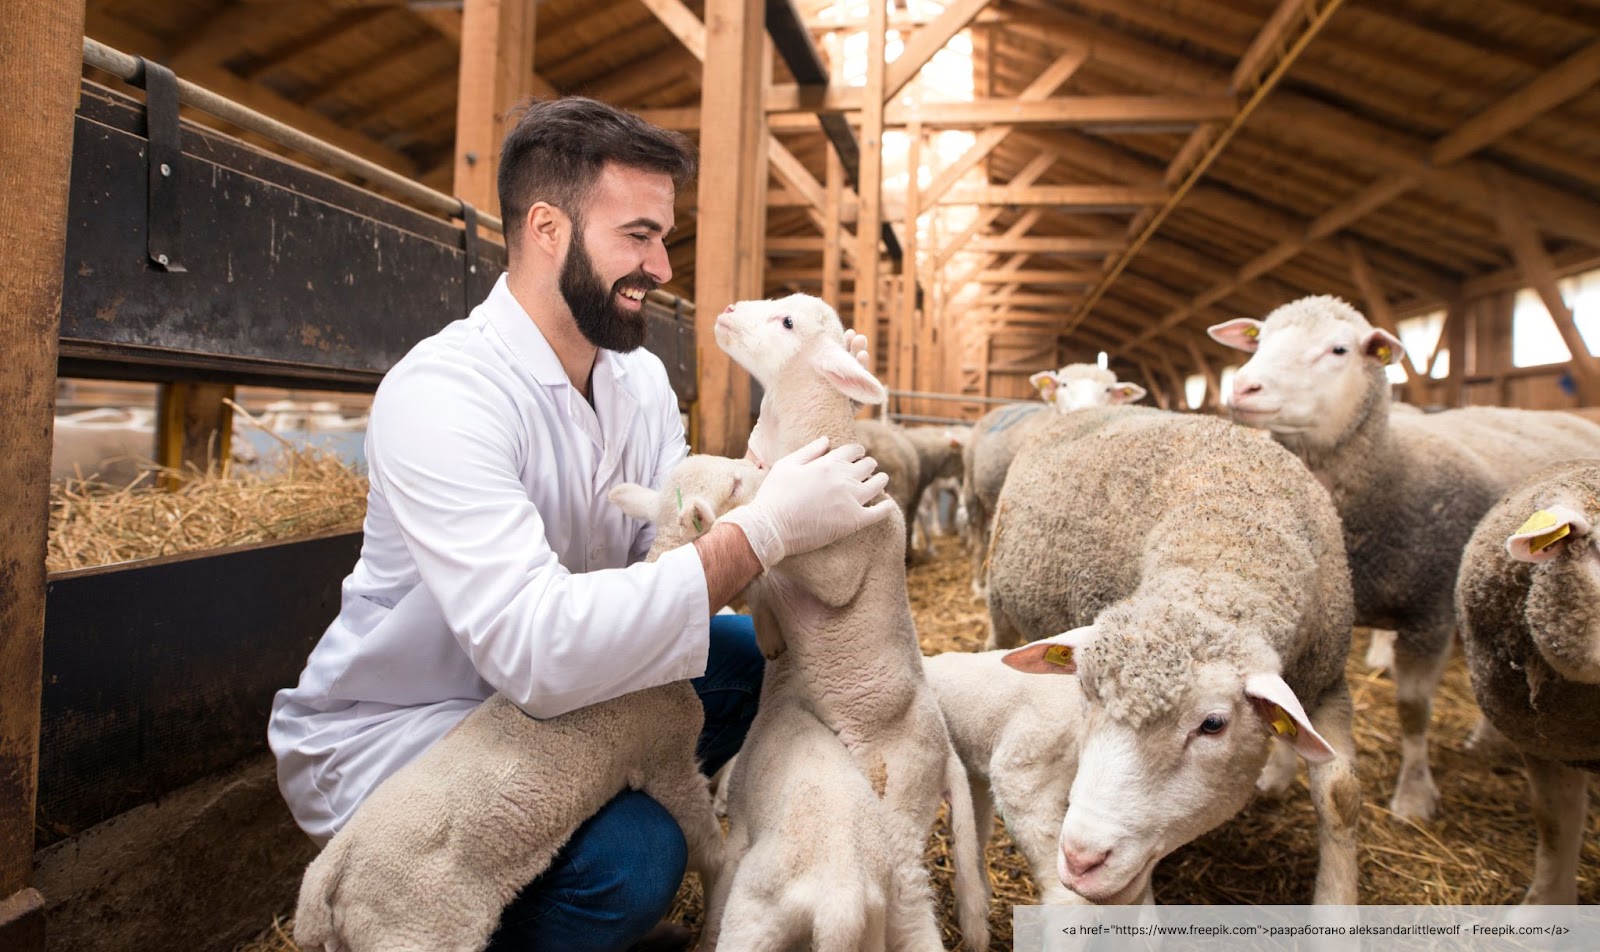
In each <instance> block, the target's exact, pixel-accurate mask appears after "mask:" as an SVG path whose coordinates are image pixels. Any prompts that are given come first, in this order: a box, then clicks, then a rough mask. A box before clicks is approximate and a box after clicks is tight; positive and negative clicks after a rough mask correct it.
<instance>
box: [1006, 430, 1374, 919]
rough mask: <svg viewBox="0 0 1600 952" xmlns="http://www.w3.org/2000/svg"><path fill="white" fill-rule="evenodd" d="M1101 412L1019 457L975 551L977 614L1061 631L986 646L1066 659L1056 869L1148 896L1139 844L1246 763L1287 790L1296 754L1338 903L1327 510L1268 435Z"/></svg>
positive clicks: (1207, 805)
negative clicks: (1076, 685)
mask: <svg viewBox="0 0 1600 952" xmlns="http://www.w3.org/2000/svg"><path fill="white" fill-rule="evenodd" d="M1080 412H1082V413H1091V412H1101V413H1108V414H1114V413H1115V412H1116V411H1114V410H1102V411H1080ZM1121 412H1122V414H1123V415H1122V416H1120V417H1118V418H1114V419H1111V420H1109V421H1108V422H1106V423H1105V424H1104V425H1103V426H1101V427H1099V428H1097V429H1094V430H1092V431H1090V432H1087V433H1084V434H1082V435H1079V436H1078V437H1077V438H1076V439H1073V440H1060V441H1058V440H1044V441H1039V442H1037V443H1035V444H1033V445H1030V446H1029V447H1028V448H1027V449H1025V450H1023V451H1022V452H1021V453H1019V454H1017V459H1016V462H1015V463H1014V464H1013V465H1012V467H1011V474H1010V475H1009V476H1008V477H1007V479H1006V485H1005V489H1004V491H1003V492H1002V493H1001V496H1000V500H1001V507H1002V510H1001V516H1000V518H999V519H998V520H997V521H996V526H995V535H994V541H993V544H992V548H991V556H990V561H991V570H990V574H989V611H990V613H991V615H992V616H993V624H994V626H995V628H996V630H997V631H999V630H1002V629H1005V628H1014V629H1016V630H1017V631H1019V632H1021V633H1022V634H1024V635H1026V636H1029V637H1035V638H1037V637H1039V636H1041V635H1046V634H1050V633H1054V632H1061V631H1063V630H1064V629H1071V630H1070V631H1066V632H1065V633H1064V634H1061V635H1057V636H1055V637H1053V638H1047V639H1045V640H1042V641H1036V642H1034V643H1033V644H1030V645H1027V646H1025V647H1023V648H1021V649H1018V650H1016V651H1013V652H1012V653H1011V654H1009V655H1008V656H1007V657H1006V663H1008V664H1011V665H1013V666H1014V667H1018V668H1019V669H1021V670H1026V671H1028V672H1030V673H1039V674H1057V675H1059V674H1070V673H1074V672H1076V674H1077V676H1078V679H1079V682H1080V685H1081V688H1082V690H1083V693H1084V697H1085V698H1086V700H1087V705H1086V713H1085V715H1084V717H1083V720H1082V727H1081V730H1079V732H1078V736H1077V743H1078V745H1079V746H1078V757H1077V760H1078V763H1077V773H1076V776H1075V777H1074V778H1073V780H1072V787H1071V793H1070V805H1069V806H1068V808H1067V811H1066V817H1065V820H1064V821H1063V823H1062V826H1061V834H1060V846H1061V859H1060V867H1059V872H1060V875H1061V878H1062V881H1063V883H1064V884H1065V885H1066V886H1067V887H1068V888H1070V889H1072V890H1073V891H1074V892H1076V893H1078V894H1079V895H1080V896H1082V897H1084V898H1085V899H1089V900H1091V901H1093V902H1100V903H1106V902H1115V903H1123V902H1133V901H1137V900H1139V899H1140V898H1141V897H1148V895H1149V888H1150V875H1151V871H1152V870H1153V868H1154V867H1155V864H1156V862H1157V861H1158V860H1160V859H1161V858H1162V857H1163V856H1165V855H1167V854H1168V853H1170V852H1172V851H1173V850H1174V849H1177V848H1178V847H1179V846H1182V845H1183V844H1184V843H1187V842H1189V841H1190V840H1192V839H1194V838H1195V837H1197V836H1199V835H1200V834H1202V833H1204V832H1206V831H1207V830H1210V829H1212V828H1214V827H1216V826H1218V825H1220V824H1221V823H1223V822H1224V821H1226V820H1227V819H1229V818H1230V817H1232V816H1233V815H1234V814H1236V813H1237V812H1238V811H1239V810H1240V809H1241V808H1242V807H1243V806H1244V805H1245V804H1246V803H1247V802H1248V801H1249V800H1250V798H1251V796H1252V794H1253V793H1254V791H1255V789H1256V787H1257V786H1258V783H1257V782H1258V780H1259V786H1260V787H1261V788H1262V789H1263V790H1264V791H1266V792H1268V793H1281V792H1282V791H1283V790H1285V789H1286V788H1287V787H1288V785H1289V783H1290V782H1291V781H1292V780H1293V777H1294V767H1295V759H1294V757H1295V754H1298V755H1300V756H1301V757H1304V758H1305V759H1306V760H1307V761H1308V762H1309V763H1310V765H1311V770H1310V775H1311V798H1312V803H1313V805H1314V807H1315V809H1316V814H1317V823H1318V834H1319V844H1318V848H1319V854H1320V855H1319V862H1318V867H1317V884H1316V891H1315V896H1314V898H1315V901H1316V902H1318V903H1335V904H1350V903H1354V902H1355V901H1356V823H1357V818H1358V816H1359V813H1360V790H1359V786H1358V783H1357V779H1356V771H1355V763H1354V757H1355V745H1354V743H1353V741H1352V739H1351V733H1350V718H1351V701H1350V692H1349V690H1348V688H1347V686H1346V684H1345V677H1344V663H1345V656H1346V655H1347V654H1348V653H1349V650H1350V617H1351V614H1352V607H1351V596H1350V575H1349V570H1348V568H1347V567H1346V564H1345V556H1344V546H1343V540H1342V539H1341V538H1340V534H1339V520H1338V516H1337V514H1336V513H1335V512H1334V509H1333V506H1332V505H1331V504H1330V503H1329V501H1328V496H1327V493H1325V492H1324V491H1323V490H1322V488H1321V487H1319V486H1318V485H1317V483H1316V481H1315V480H1314V479H1313V478H1312V477H1311V475H1310V474H1309V473H1307V472H1306V471H1305V470H1304V469H1303V468H1302V467H1300V466H1297V465H1296V464H1295V461H1294V459H1293V458H1292V457H1291V456H1290V455H1289V454H1288V453H1287V452H1285V451H1284V450H1283V449H1282V448H1281V447H1279V446H1276V445H1274V444H1273V443H1272V442H1271V441H1270V440H1263V439H1259V438H1258V437H1256V436H1254V435H1252V434H1250V433H1249V432H1247V431H1244V430H1242V429H1240V428H1238V427H1234V426H1233V425H1231V424H1229V423H1227V422H1225V421H1222V420H1218V419H1215V418H1211V417H1197V416H1177V415H1173V414H1161V413H1150V414H1143V413H1141V414H1133V413H1130V412H1129V411H1128V410H1126V409H1124V410H1122V411H1121ZM1308 712H1309V713H1308ZM1033 716H1037V715H1036V714H1035V715H1033ZM1274 735H1276V736H1277V737H1278V738H1279V741H1280V742H1274ZM1281 741H1287V743H1283V742H1281ZM1269 756H1270V759H1271V762H1272V769H1270V770H1266V771H1265V772H1264V771H1263V768H1264V767H1266V766H1267V764H1268V760H1269Z"/></svg>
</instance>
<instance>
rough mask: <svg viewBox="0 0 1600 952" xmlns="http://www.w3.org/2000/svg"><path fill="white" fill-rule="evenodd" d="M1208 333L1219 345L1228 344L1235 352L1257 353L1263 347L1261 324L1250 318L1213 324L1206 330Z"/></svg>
mask: <svg viewBox="0 0 1600 952" xmlns="http://www.w3.org/2000/svg"><path fill="white" fill-rule="evenodd" d="M1206 333H1207V334H1210V335H1211V339H1212V340H1214V341H1216V342H1217V343H1219V344H1226V345H1228V346H1229V347H1232V348H1233V349H1234V350H1243V351H1247V352H1249V353H1252V354H1253V353H1255V352H1256V348H1257V347H1259V346H1261V322H1260V321H1257V320H1252V319H1251V318H1248V317H1241V318H1237V319H1235V320H1231V321H1223V322H1222V323H1221V324H1213V325H1211V326H1210V327H1208V328H1206Z"/></svg>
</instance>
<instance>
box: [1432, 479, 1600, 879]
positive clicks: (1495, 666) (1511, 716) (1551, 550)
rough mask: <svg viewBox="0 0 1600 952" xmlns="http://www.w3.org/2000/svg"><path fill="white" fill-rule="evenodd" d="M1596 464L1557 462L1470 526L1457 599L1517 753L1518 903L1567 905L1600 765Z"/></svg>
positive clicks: (1487, 697)
mask: <svg viewBox="0 0 1600 952" xmlns="http://www.w3.org/2000/svg"><path fill="white" fill-rule="evenodd" d="M1597 520H1600V460H1592V459H1590V460H1581V461H1574V462H1569V463H1563V464H1559V465H1557V466H1555V467H1553V468H1551V469H1548V470H1545V471H1543V472H1541V473H1540V474H1539V475H1538V476H1536V477H1534V478H1533V479H1531V480H1529V481H1528V482H1526V483H1524V484H1522V485H1521V486H1519V487H1518V488H1516V489H1515V490H1513V491H1512V492H1511V493H1510V494H1509V495H1507V496H1506V497H1505V498H1504V499H1502V500H1500V502H1499V504H1497V505H1496V506H1495V507H1494V508H1493V509H1491V510H1489V514H1488V515H1486V516H1484V517H1483V521H1482V522H1480V523H1478V528H1477V531H1476V532H1474V533H1473V535H1472V540H1471V541H1470V542H1469V543H1468V544H1467V549H1466V553H1465V554H1464V555H1463V556H1462V560H1461V574H1460V578H1459V580H1458V581H1457V583H1456V604H1457V606H1458V607H1457V610H1458V612H1459V615H1460V618H1461V639H1462V643H1463V644H1464V645H1465V646H1466V654H1467V663H1468V666H1469V669H1470V671H1471V673H1472V693H1473V694H1474V695H1476V697H1477V699H1478V706H1479V707H1481V708H1482V709H1483V712H1484V714H1485V715H1486V716H1487V717H1488V719H1489V721H1490V722H1491V723H1493V724H1494V726H1495V727H1497V728H1499V730H1500V732H1501V733H1502V734H1504V735H1505V737H1506V739H1507V740H1508V741H1509V742H1510V744H1511V745H1513V746H1514V747H1516V748H1519V749H1520V752H1521V754H1522V760H1523V763H1524V764H1525V765H1526V766H1527V770H1528V786H1529V788H1530V790H1531V794H1532V796H1531V797H1530V799H1531V801H1532V806H1533V818H1534V826H1535V828H1536V829H1537V830H1538V835H1539V845H1538V849H1537V851H1536V852H1535V854H1534V872H1533V884H1532V885H1531V886H1529V888H1528V892H1527V896H1526V897H1525V899H1524V902H1528V903H1539V904H1549V903H1555V904H1560V905H1575V904H1576V903H1577V902H1578V883H1577V873H1578V856H1579V854H1580V852H1581V851H1582V847H1583V836H1584V832H1585V817H1586V814H1587V812H1588V811H1587V806H1588V802H1589V792H1588V791H1589V773H1590V772H1593V771H1596V770H1600V721H1597V720H1596V718H1595V713H1594V712H1595V711H1596V710H1600V555H1597V554H1596V549H1595V540H1594V536H1593V534H1592V527H1593V526H1594V524H1595V522H1596V521H1597Z"/></svg>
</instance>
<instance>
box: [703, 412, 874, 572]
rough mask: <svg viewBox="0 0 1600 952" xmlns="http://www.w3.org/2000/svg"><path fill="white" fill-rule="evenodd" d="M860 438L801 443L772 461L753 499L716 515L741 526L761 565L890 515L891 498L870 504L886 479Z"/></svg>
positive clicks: (831, 540) (763, 565)
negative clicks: (841, 442)
mask: <svg viewBox="0 0 1600 952" xmlns="http://www.w3.org/2000/svg"><path fill="white" fill-rule="evenodd" d="M866 452H867V451H866V450H865V449H864V448H863V447H862V446H861V444H859V443H847V444H845V445H844V446H840V447H837V448H836V449H833V450H831V451H830V450H828V438H827V437H825V436H823V437H818V438H817V439H815V440H813V441H811V442H810V443H807V444H806V445H805V446H802V447H800V448H799V449H798V450H795V451H794V452H793V453H790V454H789V455H788V456H785V457H784V458H782V459H780V460H778V461H777V462H776V463H774V464H773V466H772V470H771V471H770V472H769V473H767V478H766V481H765V482H763V483H762V484H761V488H760V489H758V490H756V498H755V499H752V500H751V501H750V502H749V504H747V505H744V506H740V507H738V508H736V509H733V510H732V511H730V512H729V513H728V514H727V515H725V516H723V517H722V518H721V519H718V520H717V521H718V522H731V523H733V524H734V525H736V526H738V527H740V528H741V529H743V530H744V535H745V538H746V539H748V540H750V548H751V549H753V550H755V553H756V558H757V559H759V560H761V567H762V568H765V569H770V568H772V567H773V566H774V565H777V564H778V563H779V562H781V561H783V560H784V558H786V557H788V556H791V555H800V554H801V553H803V552H810V551H812V550H814V549H820V548H822V547H823V546H825V545H827V544H828V543H830V542H836V541H838V540H839V539H842V538H844V537H845V536H847V535H849V534H851V533H852V532H855V531H856V530H858V529H864V528H866V527H867V526H870V525H872V524H873V523H875V522H877V521H878V520H880V519H885V518H888V516H889V513H891V512H893V511H894V509H895V504H894V500H892V499H890V498H888V497H887V496H885V497H884V498H883V499H881V500H879V501H878V502H877V503H875V504H872V505H868V503H871V502H872V499H873V498H874V497H876V496H878V495H879V494H881V493H882V492H883V488H884V487H885V486H887V485H888V484H889V476H888V474H887V473H875V472H874V470H875V469H877V466H878V464H877V462H876V461H875V460H874V459H873V458H872V457H870V456H867V455H866Z"/></svg>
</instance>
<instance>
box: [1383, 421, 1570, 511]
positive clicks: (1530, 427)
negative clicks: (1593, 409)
mask: <svg viewBox="0 0 1600 952" xmlns="http://www.w3.org/2000/svg"><path fill="white" fill-rule="evenodd" d="M1408 422H1409V424H1410V425H1411V426H1413V427H1416V428H1418V429H1421V430H1432V431H1433V432H1436V433H1440V434H1443V435H1445V436H1448V437H1451V438H1452V439H1455V440H1457V441H1458V442H1459V443H1460V444H1461V445H1462V446H1463V447H1464V448H1465V449H1466V450H1467V452H1469V453H1471V454H1472V455H1473V456H1475V457H1476V458H1477V459H1478V460H1479V461H1481V462H1482V464H1483V465H1484V467H1485V469H1486V470H1487V471H1488V473H1489V474H1490V478H1491V479H1493V480H1494V483H1495V488H1496V490H1497V491H1498V492H1505V491H1506V490H1508V489H1510V488H1511V487H1512V486H1513V485H1516V484H1517V483H1520V482H1521V481H1523V480H1524V479H1527V478H1528V477H1530V476H1532V475H1533V474H1535V473H1537V472H1539V471H1541V470H1543V469H1544V468H1545V467H1547V466H1549V465H1550V464H1552V463H1557V462H1560V461H1562V460H1568V459H1575V458H1579V457H1590V456H1600V424H1595V423H1592V422H1590V421H1588V420H1584V419H1581V418H1579V417H1577V416H1574V415H1572V414H1570V413H1560V412H1555V411H1550V410H1517V409H1511V408H1506V407H1466V408H1463V409H1460V410H1446V411H1444V412H1442V413H1434V414H1426V415H1423V416H1418V417H1412V418H1410V419H1409V420H1408Z"/></svg>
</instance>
